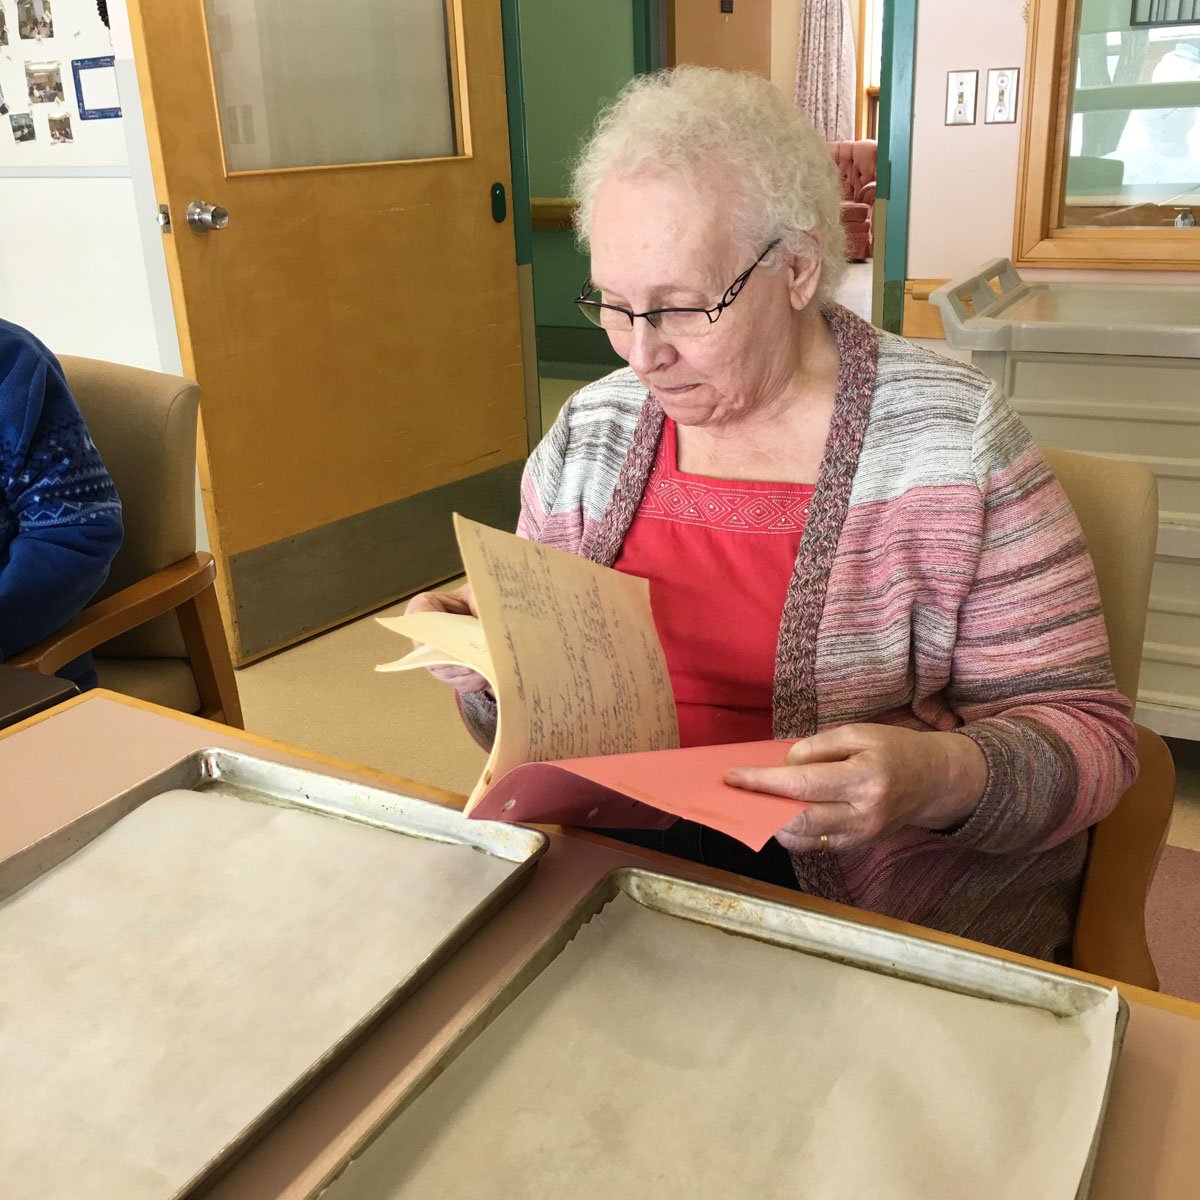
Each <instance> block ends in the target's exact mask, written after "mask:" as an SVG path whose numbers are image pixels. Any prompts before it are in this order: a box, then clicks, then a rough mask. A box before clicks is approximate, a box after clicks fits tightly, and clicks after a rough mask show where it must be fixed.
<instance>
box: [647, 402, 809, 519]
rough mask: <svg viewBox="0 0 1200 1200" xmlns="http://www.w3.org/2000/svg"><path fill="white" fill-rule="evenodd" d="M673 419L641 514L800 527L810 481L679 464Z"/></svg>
mask: <svg viewBox="0 0 1200 1200" xmlns="http://www.w3.org/2000/svg"><path fill="white" fill-rule="evenodd" d="M677 447H678V443H677V440H676V434H675V422H674V421H672V420H671V419H670V418H669V417H668V418H666V419H665V420H664V421H663V431H662V437H661V439H660V441H659V446H658V453H657V454H656V455H655V459H654V466H653V467H652V468H651V471H650V478H649V480H648V481H647V483H646V490H645V491H644V492H643V493H642V498H641V503H640V504H639V505H638V516H639V517H646V518H649V519H651V520H662V521H672V522H674V523H675V524H679V525H698V526H707V527H709V528H712V529H721V530H729V531H731V532H735V533H767V534H770V533H801V532H803V530H804V524H805V521H806V520H807V518H808V509H809V506H810V505H811V504H812V498H813V491H814V488H813V485H812V484H810V483H772V482H769V481H765V480H756V479H715V478H711V477H709V476H706V475H692V474H690V473H689V472H687V471H682V470H680V469H679V467H678V465H677V463H678V448H677Z"/></svg>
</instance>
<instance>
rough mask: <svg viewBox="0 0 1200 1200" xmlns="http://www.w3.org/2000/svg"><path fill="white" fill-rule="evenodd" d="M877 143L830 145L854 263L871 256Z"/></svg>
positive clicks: (847, 249) (861, 142)
mask: <svg viewBox="0 0 1200 1200" xmlns="http://www.w3.org/2000/svg"><path fill="white" fill-rule="evenodd" d="M877 146H878V143H876V142H873V141H869V140H867V139H863V140H862V141H858V142H830V143H829V152H830V153H831V154H832V155H833V161H834V162H835V163H837V167H838V174H839V176H841V181H842V227H843V228H844V229H845V231H846V256H847V257H848V258H850V259H851V260H853V261H854V262H861V261H862V260H863V259H867V258H870V257H871V252H872V250H873V249H874V244H873V240H872V236H871V214H872V211H873V209H874V206H875V162H876V154H877Z"/></svg>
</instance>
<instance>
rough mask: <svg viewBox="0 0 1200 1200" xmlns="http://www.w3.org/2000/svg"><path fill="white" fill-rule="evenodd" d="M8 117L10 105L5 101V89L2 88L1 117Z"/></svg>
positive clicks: (0, 96) (0, 93)
mask: <svg viewBox="0 0 1200 1200" xmlns="http://www.w3.org/2000/svg"><path fill="white" fill-rule="evenodd" d="M7 116H8V103H7V102H6V101H5V99H4V89H3V88H0V117H7Z"/></svg>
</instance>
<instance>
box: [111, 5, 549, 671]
mask: <svg viewBox="0 0 1200 1200" xmlns="http://www.w3.org/2000/svg"><path fill="white" fill-rule="evenodd" d="M130 19H131V24H132V30H133V39H134V48H135V58H136V61H137V68H138V76H139V80H140V84H141V89H142V95H143V103H144V107H145V110H146V122H147V129H148V133H149V140H150V146H151V158H152V166H153V170H154V175H155V188H156V191H157V193H158V200H159V203H160V205H166V206H167V209H168V210H169V214H170V229H169V231H167V232H165V233H164V238H165V241H166V252H167V263H168V269H169V272H170V277H171V287H172V294H173V299H174V305H175V313H176V322H177V325H178V329H179V337H180V343H181V349H182V357H183V364H184V369H185V371H186V372H188V373H189V374H192V375H193V376H194V377H195V378H196V379H197V380H198V381H199V383H200V387H201V394H202V401H201V421H202V430H203V432H202V438H201V442H202V445H201V453H200V459H201V486H202V490H203V492H204V500H205V508H206V513H207V517H208V525H209V534H210V538H211V540H212V545H213V551H214V554H215V555H216V557H217V561H218V567H219V572H220V577H221V581H222V592H223V596H222V599H223V612H224V615H225V619H226V622H227V625H228V628H229V632H230V634H231V644H232V645H233V647H234V650H235V657H236V659H237V661H238V662H239V663H244V662H247V661H249V660H251V659H253V658H255V657H257V656H259V655H262V654H264V653H266V652H268V651H270V650H272V649H275V648H278V647H279V646H282V645H285V644H287V643H289V642H292V641H295V640H298V639H299V638H302V637H305V636H307V635H309V634H311V633H313V632H315V631H317V630H320V629H322V628H326V627H328V626H330V625H332V624H335V623H337V622H339V621H342V620H345V619H346V618H347V617H350V616H352V615H355V614H358V613H361V612H365V611H369V610H370V609H372V608H375V607H378V606H379V605H381V604H383V603H385V602H387V601H388V600H391V599H394V598H395V597H397V596H400V595H403V594H405V593H407V592H410V591H414V590H416V589H417V588H420V587H422V586H425V585H427V584H429V583H431V582H434V581H436V580H439V579H444V578H446V577H448V576H449V575H451V574H454V573H455V572H456V570H457V553H456V550H455V547H454V542H453V536H452V531H451V526H450V513H451V512H452V511H454V510H458V511H461V512H463V513H465V514H469V515H474V516H475V517H476V518H477V519H481V520H484V521H487V522H490V523H493V524H507V525H509V526H511V525H512V524H513V522H514V521H515V511H516V507H515V506H516V502H517V492H518V482H519V473H520V468H521V464H522V461H523V459H524V456H525V454H526V450H527V443H526V414H525V398H524V381H523V372H522V361H521V346H520V321H519V315H518V293H517V271H516V263H515V255H514V240H513V226H512V218H511V213H510V212H508V211H505V212H504V213H503V214H502V213H501V211H500V208H499V207H497V204H496V200H495V199H494V197H493V192H494V191H499V189H503V196H504V198H506V197H507V196H508V194H509V193H510V191H511V187H510V178H509V156H508V128H507V123H506V122H507V119H506V110H505V94H504V62H503V49H502V40H501V23H500V5H499V4H497V3H490V4H483V3H475V2H474V0H444V4H443V0H356V2H354V3H347V4H341V5H338V4H329V3H327V0H176V2H173V3H169V4H166V3H161V2H160V0H133V2H132V3H131V4H130ZM439 22H440V23H441V24H440V25H439V24H438V23H439ZM439 47H440V57H439V53H438V51H439ZM439 89H440V93H439ZM439 94H440V96H441V99H440V100H439V99H438V96H439ZM431 97H433V99H431ZM197 200H199V201H203V202H205V203H207V204H212V205H216V206H219V207H220V208H223V209H224V210H226V211H227V213H228V223H227V225H226V227H225V228H223V229H219V230H218V229H216V228H208V229H204V228H203V227H200V228H197V227H194V226H193V225H192V224H191V223H189V220H188V217H187V213H188V208H189V205H190V204H191V203H192V202H193V201H197ZM501 203H504V200H503V199H502V200H501ZM504 207H505V209H507V208H508V205H507V204H506V203H505V204H504ZM217 215H218V216H219V214H217ZM497 218H500V219H497ZM218 223H219V222H218Z"/></svg>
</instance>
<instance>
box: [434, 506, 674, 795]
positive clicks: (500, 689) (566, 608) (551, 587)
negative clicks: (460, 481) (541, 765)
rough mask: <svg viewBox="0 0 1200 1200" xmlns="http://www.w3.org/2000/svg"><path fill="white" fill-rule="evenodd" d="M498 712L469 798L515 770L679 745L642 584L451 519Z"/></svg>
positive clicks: (581, 560)
mask: <svg viewBox="0 0 1200 1200" xmlns="http://www.w3.org/2000/svg"><path fill="white" fill-rule="evenodd" d="M454 529H455V533H456V534H457V536H458V545H459V549H460V550H461V552H462V559H463V566H464V567H465V569H466V573H467V578H468V579H469V580H470V582H471V587H472V590H473V592H474V595H475V608H476V611H477V612H478V613H479V619H480V621H481V623H482V625H483V632H484V636H485V639H486V643H487V646H488V648H489V649H490V651H491V656H492V662H493V665H494V668H495V679H494V680H493V684H494V687H495V691H496V700H497V702H498V704H499V709H500V721H499V726H498V728H497V731H496V744H495V746H494V748H493V753H492V758H491V759H490V760H489V762H488V766H487V768H486V770H485V772H484V777H483V778H482V779H481V780H480V784H479V786H477V787H476V789H475V792H474V793H472V796H471V800H470V802H469V803H468V805H467V808H468V810H470V809H471V808H472V807H473V806H474V804H475V802H476V801H477V800H478V798H479V795H480V794H482V791H483V789H484V788H485V787H486V786H487V785H488V784H489V783H491V782H492V780H493V779H497V778H499V777H500V776H501V775H503V774H504V773H505V772H507V771H509V770H511V769H512V768H513V767H516V766H519V765H520V764H521V763H526V762H548V761H554V760H555V759H560V758H584V757H588V756H590V755H596V754H630V753H633V752H635V751H639V750H666V749H669V748H671V747H675V746H678V745H679V727H678V724H677V722H676V717H675V699H674V696H673V694H672V692H671V680H670V677H669V676H668V674H667V661H666V658H665V656H664V655H663V651H662V645H661V644H660V642H659V640H658V631H657V630H656V629H655V628H654V617H653V614H652V613H651V611H650V585H649V584H648V583H647V582H646V581H645V580H644V579H638V578H636V577H634V576H632V575H623V574H622V573H621V572H619V571H613V570H610V569H609V568H607V567H601V566H597V564H595V563H593V562H589V561H588V560H587V559H584V558H577V557H576V556H575V555H573V554H567V553H565V552H564V551H562V550H556V549H554V548H553V547H551V546H543V545H540V544H538V543H537V542H531V541H528V540H527V539H525V538H519V537H516V536H515V535H513V534H510V533H504V532H503V531H501V530H498V529H491V528H489V527H488V526H486V525H480V524H478V523H476V522H475V521H468V520H466V519H465V518H464V517H460V516H458V515H457V514H455V517H454Z"/></svg>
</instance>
